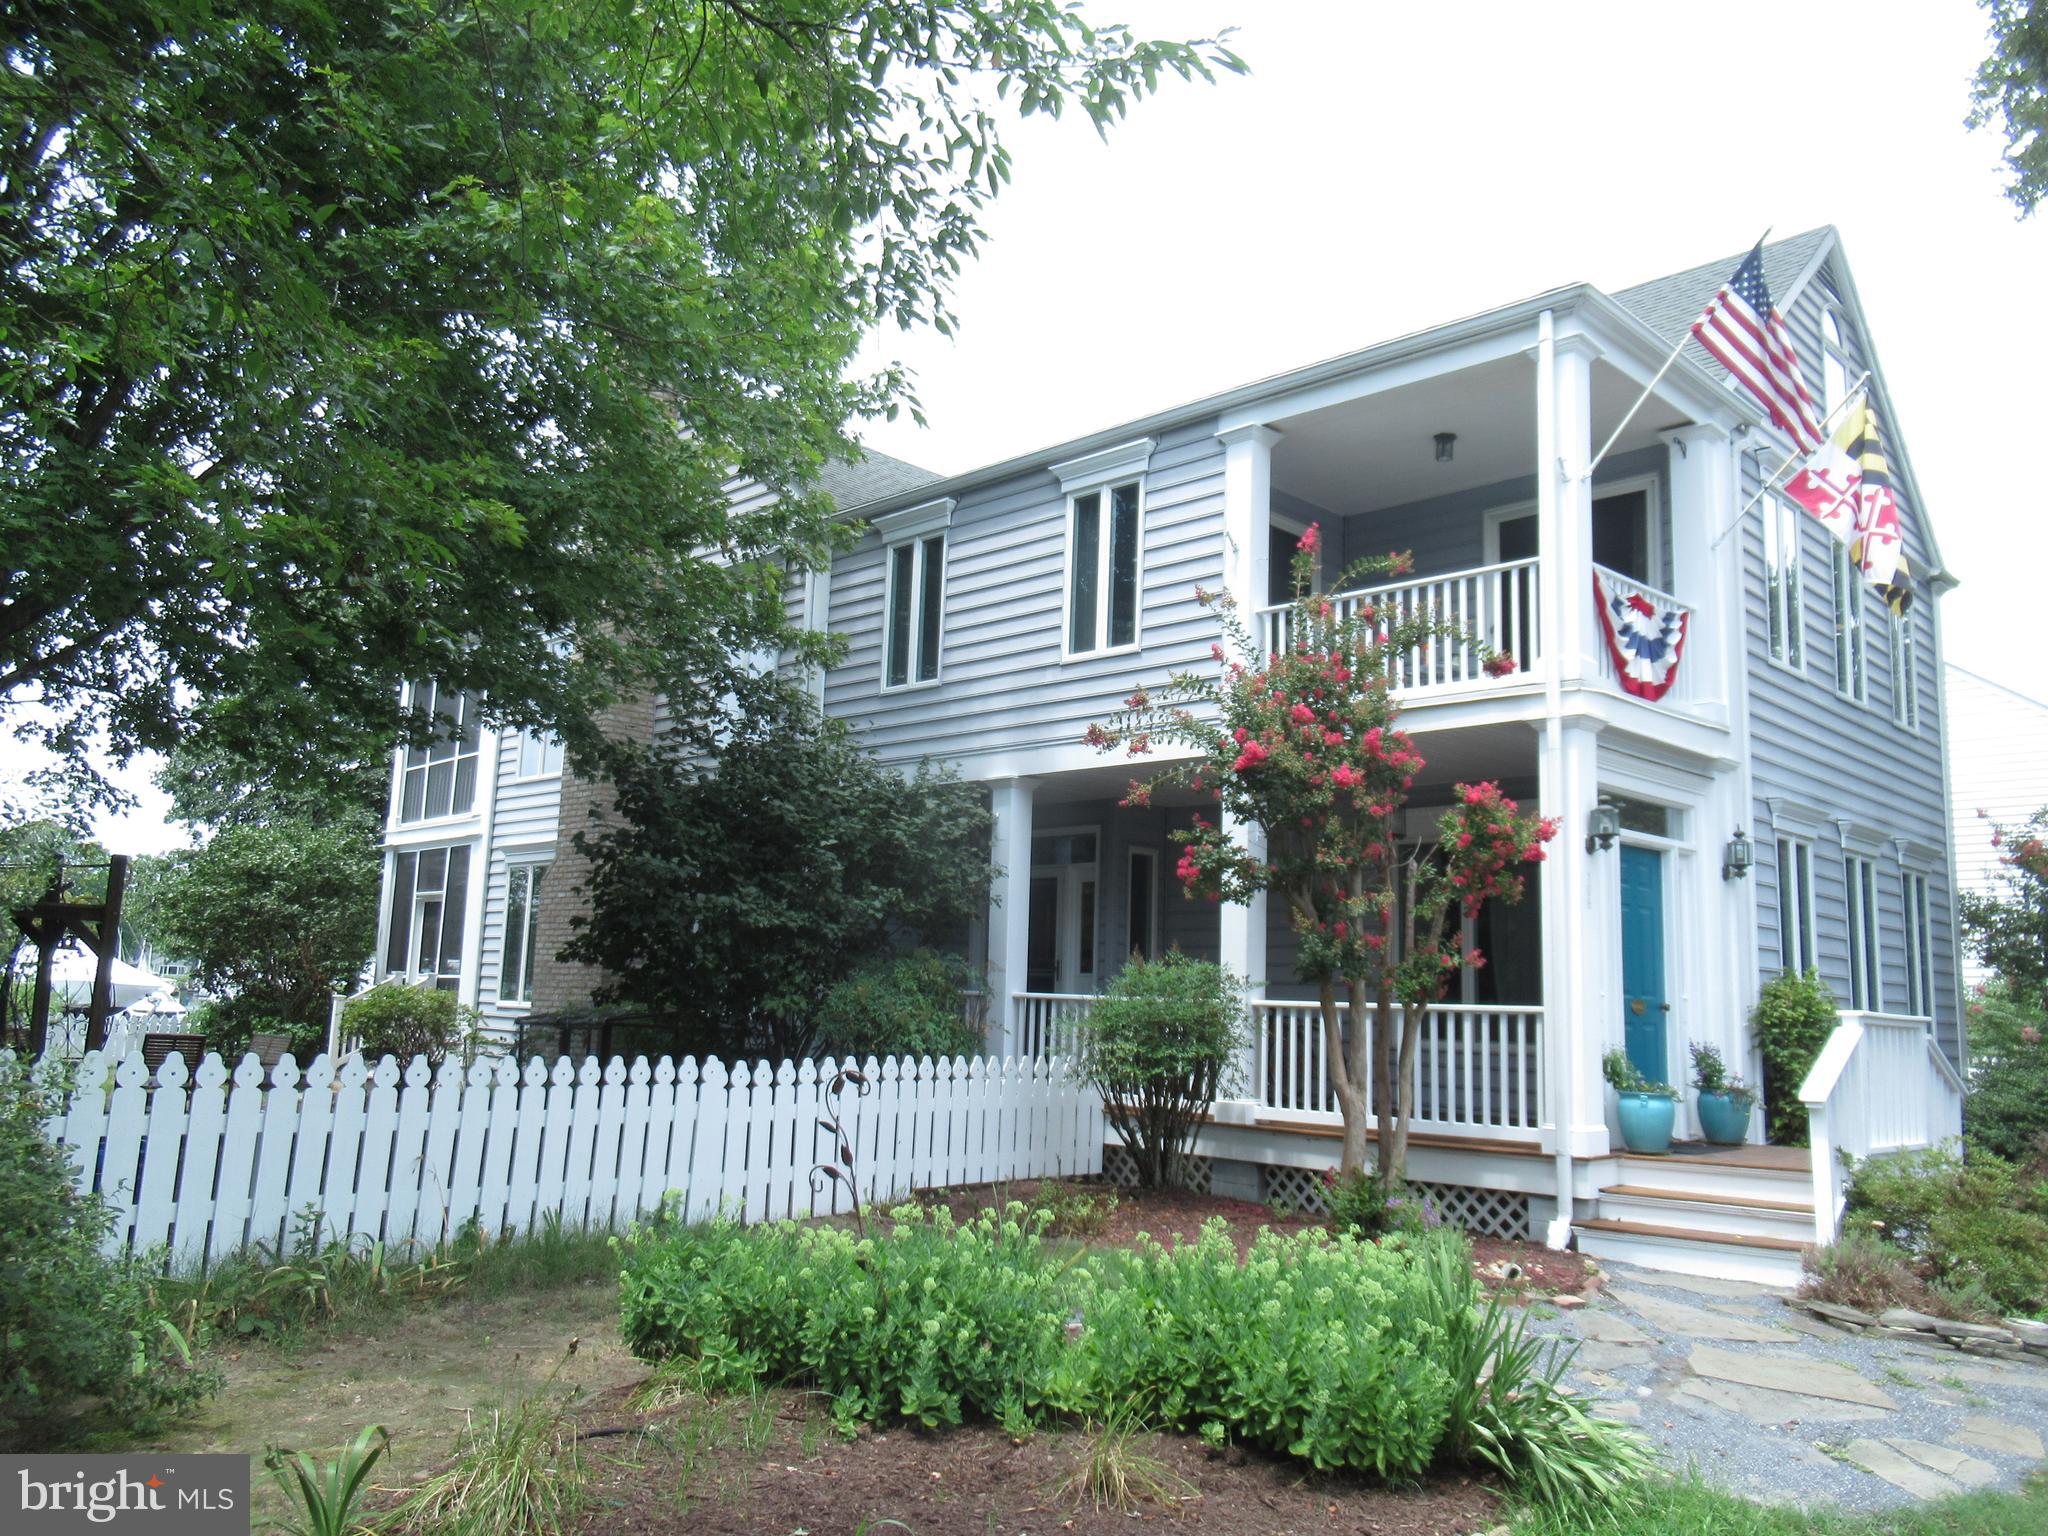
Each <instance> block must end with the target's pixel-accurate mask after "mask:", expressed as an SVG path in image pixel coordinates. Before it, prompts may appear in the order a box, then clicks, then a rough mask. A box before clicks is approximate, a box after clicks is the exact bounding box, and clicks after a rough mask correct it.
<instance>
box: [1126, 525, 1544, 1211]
mask: <svg viewBox="0 0 2048 1536" xmlns="http://www.w3.org/2000/svg"><path fill="white" fill-rule="evenodd" d="M1320 538H1321V534H1320V529H1319V527H1311V528H1310V529H1309V531H1308V532H1307V533H1306V534H1304V535H1303V536H1302V539H1301V542H1300V545H1299V546H1298V548H1297V550H1296V553H1295V556H1294V564H1293V575H1294V593H1295V596H1294V602H1293V606H1292V609H1291V611H1290V615H1289V623H1288V628H1287V637H1288V638H1287V642H1286V648H1285V649H1284V650H1280V651H1274V652H1268V653H1261V652H1260V651H1259V650H1258V648H1257V647H1256V646H1255V644H1254V642H1253V639H1252V636H1251V634H1250V633H1249V631H1248V630H1247V628H1246V626H1245V624H1244V621H1243V619H1242V618H1241V617H1240V615H1239V613H1238V611H1237V604H1236V600H1235V599H1234V598H1233V597H1232V596H1231V595H1230V594H1228V593H1212V592H1207V591H1203V590H1201V589H1199V588H1198V589H1197V591H1196V596H1197V598H1198V599H1199V600H1200V601H1201V602H1202V604H1203V605H1204V606H1205V607H1208V608H1211V609H1213V610H1214V611H1215V612H1216V613H1217V615H1218V618H1219V619H1220V621H1221V624H1222V628H1223V631H1224V636H1225V640H1226V641H1227V642H1228V649H1226V647H1225V644H1223V643H1218V644H1216V645H1214V646H1212V647H1211V648H1210V654H1211V655H1212V656H1213V657H1214V658H1215V660H1216V661H1217V662H1218V663H1219V664H1220V670H1219V671H1218V672H1215V673H1209V674H1207V675H1204V674H1199V673H1194V672H1182V673H1176V674H1175V675H1174V676H1173V678H1172V679H1171V680H1170V681H1169V682H1168V683H1167V684H1166V685H1165V686H1164V687H1163V688H1161V689H1159V690H1158V691H1157V693H1154V692H1151V691H1149V690H1147V689H1146V688H1144V687H1140V688H1139V689H1138V690H1137V691H1136V692H1135V693H1133V694H1132V695H1131V696H1130V697H1129V698H1128V699H1127V700H1125V704H1124V708H1123V709H1122V710H1121V711H1119V712H1118V713H1117V714H1116V715H1115V716H1114V717H1113V718H1112V719H1111V720H1110V722H1109V723H1108V724H1107V725H1103V724H1099V723H1098V724H1096V725H1092V726H1090V727H1089V729H1088V733H1087V736H1086V740H1087V741H1088V742H1089V744H1091V745H1093V746H1095V747H1097V748H1099V749H1101V750H1103V751H1112V750H1117V749H1122V750H1123V751H1125V752H1127V753H1129V754H1130V755H1132V756H1144V755H1145V754H1147V753H1149V752H1151V751H1152V750H1153V747H1154V744H1155V743H1157V742H1161V741H1172V742H1178V743H1182V744H1184V745H1187V746H1191V747H1193V748H1194V749H1195V751H1196V753H1197V756H1196V757H1195V758H1194V759H1193V760H1191V761H1187V762H1183V763H1180V764H1178V765H1175V766H1173V767H1170V768H1167V769H1165V770H1163V771H1162V772H1160V773H1159V774H1157V775H1155V776H1153V777H1152V778H1151V779H1149V780H1144V781H1139V780H1133V781H1132V784H1131V790H1130V795H1129V798H1128V799H1127V800H1126V801H1125V802H1124V803H1125V804H1127V805H1143V804H1147V803H1149V800H1150V797H1151V795H1152V793H1153V791H1154V790H1155V789H1157V788H1159V787H1161V786H1162V785H1164V784H1184V785H1187V786H1190V787H1192V788H1195V789H1197V790H1203V791H1209V792H1212V793H1214V794H1215V795H1216V796H1217V798H1218V801H1219V803H1220V805H1221V808H1222V811H1223V813H1224V815H1225V816H1226V817H1227V818H1229V819H1232V820H1234V821H1236V822H1239V823H1242V824H1246V825H1255V826H1258V827H1260V828H1262V829H1263V830H1264V832H1265V842H1266V849H1265V856H1264V857H1263V858H1259V857H1255V856H1254V855H1253V854H1251V853H1250V852H1248V851H1247V850H1246V849H1245V848H1243V847H1241V846H1240V845H1239V844H1238V843H1237V842H1236V841H1234V840H1233V838H1232V837H1231V836H1230V835H1229V834H1228V833H1227V832H1226V831H1225V829H1224V828H1223V827H1222V826H1221V825H1219V824H1218V823H1217V822H1215V821H1211V820H1209V819H1208V818H1206V817H1203V816H1201V815H1197V816H1196V817H1195V822H1194V826H1193V829H1192V830H1190V831H1185V832H1179V833H1176V834H1175V838H1176V840H1177V841H1178V842H1180V843H1181V844H1182V845H1183V848H1182V852H1181V857H1180V864H1179V868H1178V869H1177V871H1176V873H1177V874H1178V876H1179V878H1180V882H1181V885H1182V887H1183V888H1184V889H1185V890H1186V892H1187V894H1188V895H1189V896H1192V897H1202V898H1206V899H1208V900H1209V901H1216V902H1220V901H1246V900H1248V899H1249V898H1250V897H1251V896H1253V895H1254V894H1255V893H1257V892H1260V891H1271V892H1272V893H1274V894H1275V895H1276V896H1278V897H1279V898H1280V899H1281V900H1283V901H1284V902H1286V904H1287V911H1288V915H1289V917H1290V919H1291V920H1292V923H1293V926H1294V931H1295V934H1296V935H1297V939H1298V943H1299V948H1298V951H1297V956H1296V960H1295V967H1296V970H1297V971H1298V972H1299V973H1300V975H1301V976H1303V977H1304V978H1306V979H1309V980H1313V981H1314V982H1316V983H1317V985H1318V988H1319V998H1320V1001H1321V1004H1322V1019H1323V1031H1324V1035H1325V1038H1326V1040H1327V1043H1328V1058H1329V1063H1330V1068H1329V1070H1330V1082H1331V1087H1332V1088H1333V1089H1334V1091H1335V1093H1336V1097H1337V1104H1338V1108H1339V1109H1340V1111H1341V1112H1342V1114H1343V1119H1344V1152H1343V1161H1342V1165H1341V1166H1342V1170H1343V1171H1344V1172H1346V1173H1349V1172H1351V1171H1353V1170H1355V1169H1359V1168H1361V1167H1362V1166H1363V1165H1364V1163H1365V1157H1366V1140H1367V1127H1368V1124H1369V1123H1370V1122H1371V1121H1372V1120H1373V1118H1374V1117H1376V1118H1377V1134H1378V1142H1379V1160H1378V1173H1379V1176H1380V1177H1381V1178H1382V1179H1384V1180H1386V1181H1388V1182H1390V1183H1394V1182H1398V1181H1400V1180H1401V1179H1402V1178H1404V1177H1405V1173H1406V1168H1407V1154H1408V1128H1409V1122H1410V1119H1411V1117H1412V1116H1413V1114H1414V1110H1415V1102H1414V1088H1413V1079H1414V1065H1415V1052H1416V1045H1417V1042H1418V1039H1419V1037H1420V1034H1421V1019H1422V1015H1421V1009H1422V1007H1423V1006H1425V1005H1427V1004H1429V1003H1432V1002H1435V1001H1437V1000H1438V999H1439V998H1441V997H1442V996H1443V995H1444V991H1445V989H1446V987H1447V986H1448V985H1449V983H1450V982H1451V980H1452V978H1454V977H1455V976H1456V975H1457V974H1458V969H1459V967H1460V966H1463V965H1475V966H1476V965H1480V964H1483V963H1484V956H1482V955H1481V954H1480V953H1479V952H1478V951H1477V950H1476V949H1472V948H1469V947H1468V946H1466V945H1465V943H1464V941H1463V937H1462V931H1461V925H1460V924H1459V923H1458V922H1457V919H1458V918H1459V917H1460V916H1461V915H1471V914H1474V913H1476V912H1477V911H1478V910H1479V908H1480V906H1481V905H1482V904H1483V903H1485V902H1486V901H1488V900H1495V901H1508V902H1512V901H1519V900H1520V899H1521V897H1522V890H1523V880H1522V875H1521V872H1520V866H1521V865H1524V864H1530V863H1535V862H1537V861H1539V860H1541V859H1542V858H1543V845H1544V843H1546V842H1548V841H1549V840H1550V838H1551V837H1552V836H1554V835H1555V833H1556V830H1557V828H1556V824H1555V823H1554V822H1552V821H1549V820H1544V819H1539V818H1536V817H1532V816H1525V815H1523V814H1522V813H1521V811H1520V809H1519V808H1518V807H1517V806H1516V804H1515V802H1514V801H1513V800H1510V799H1509V798H1508V797H1507V796H1505V795H1503V794H1502V793H1501V792H1500V787H1499V786H1498V785H1497V784H1492V783H1480V784H1460V785H1458V786H1457V787H1456V795H1455V799H1454V801H1453V803H1452V805H1451V808H1450V809H1449V810H1447V811H1445V812H1444V814H1443V815H1442V816H1441V817H1440V818H1438V821H1437V836H1436V840H1435V841H1434V842H1433V843H1422V844H1419V845H1412V846H1404V845H1403V843H1402V839H1401V834H1400V825H1401V821H1400V818H1401V815H1402V812H1403V810H1404V808H1405V807H1406V805H1407V802H1408V799H1409V795H1410V792H1411V790H1412V789H1413V787H1414V784H1415V779H1416V775H1418V774H1419V773H1420V772H1421V771H1422V769H1423V759H1422V755H1421V753H1419V752H1417V751H1416V749H1415V743H1414V742H1413V741H1412V740H1411V739H1410V738H1409V736H1408V735H1407V733H1406V732H1404V731H1403V730H1402V729H1401V728H1400V724H1399V715H1400V711H1399V709H1398V707H1397V706H1396V705H1395V702H1394V698H1393V690H1392V688H1391V686H1390V684H1389V681H1388V667H1389V664H1390V663H1391V662H1392V661H1393V659H1394V658H1396V657H1399V656H1401V655H1403V654H1405V653H1407V652H1408V651H1410V650H1413V649H1415V648H1417V647H1423V646H1428V645H1432V644H1439V643H1459V644H1470V645H1472V646H1473V647H1474V649H1475V651H1476V653H1477V654H1478V655H1479V657H1480V658H1481V661H1482V664H1483V665H1484V666H1485V668H1486V669H1487V671H1488V672H1489V673H1490V674H1492V675H1496V676H1498V675H1501V674H1503V673H1506V672H1509V671H1512V670H1513V668H1514V665H1515V663H1514V659H1513V658H1512V657H1510V656H1507V655H1505V654H1503V653H1501V652H1499V651H1497V650H1495V649H1494V648H1492V647H1491V646H1488V645H1484V644H1482V643H1479V642H1476V641H1474V640H1473V639H1472V638H1471V637H1470V636H1467V635H1465V634H1464V633H1463V632H1462V631H1461V630H1460V629H1458V628H1457V627H1456V626H1454V625H1452V624H1449V623H1447V622H1446V621H1444V620H1443V619H1441V618H1439V617H1437V616H1436V615H1435V614H1433V613H1431V612H1429V611H1427V610H1422V611H1415V610H1397V609H1392V608H1382V607H1379V606H1377V605H1375V604H1372V603H1370V602H1363V603H1356V604H1353V605H1351V610H1352V611H1351V612H1349V613H1342V612H1340V611H1339V610H1338V608H1337V606H1336V605H1334V604H1333V603H1331V602H1330V601H1329V600H1328V599H1327V598H1324V597H1320V596H1318V595H1316V594H1314V593H1312V592H1311V591H1310V583H1311V580H1312V576H1313V572H1314V570H1315V564H1316V551H1317V548H1318V545H1319V542H1320ZM1412 568H1413V561H1412V559H1411V558H1410V557H1409V556H1408V555H1406V554H1390V555H1382V556H1374V557H1371V558H1368V559H1365V560H1361V561H1359V562H1357V563H1356V564H1354V565H1352V566H1351V567H1349V568H1348V569H1347V570H1346V571H1345V572H1344V575H1343V577H1342V579H1341V582H1340V585H1351V584H1353V583H1356V582H1360V581H1363V580H1364V579H1366V578H1370V577H1379V576H1391V575H1401V574H1405V573H1406V572H1407V571H1409V570H1411V569H1412ZM1233 652H1234V653H1235V654H1234V655H1233V654H1232V653H1233ZM1340 1002H1341V1003H1344V1004H1346V1005H1347V1006H1348V1009H1349V1013H1350V1017H1351V1018H1352V1019H1354V1020H1357V1019H1364V1018H1367V1017H1370V1018H1371V1019H1372V1020H1373V1027H1372V1029H1370V1030H1363V1029H1353V1030H1351V1031H1350V1032H1349V1037H1348V1038H1347V1037H1346V1031H1345V1030H1344V1028H1343V1023H1342V1015H1340V1014H1339V1012H1338V1005H1339V1003H1340ZM1397 1003H1399V1004H1402V1005H1405V1006H1404V1008H1403V1011H1402V1013H1401V1016H1400V1020H1399V1027H1398V1028H1397V1027H1396V1018H1395V1005H1396V1004H1397ZM1368 1084H1370V1085H1371V1087H1372V1099H1371V1102H1368V1097H1367V1090H1368Z"/></svg>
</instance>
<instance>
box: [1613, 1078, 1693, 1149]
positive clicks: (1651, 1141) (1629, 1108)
mask: <svg viewBox="0 0 2048 1536" xmlns="http://www.w3.org/2000/svg"><path fill="white" fill-rule="evenodd" d="M1615 1099H1616V1101H1617V1103H1618V1105H1619V1107H1620V1111H1621V1139H1622V1141H1623V1142H1625V1143H1626V1144H1627V1146H1628V1149H1629V1151H1631V1152H1669V1151H1670V1150H1671V1124H1672V1121H1673V1120H1675V1119H1676V1118H1677V1115H1678V1101H1677V1100H1676V1099H1670V1098H1666V1097H1665V1096H1664V1095H1663V1094H1661V1093H1617V1094H1616V1095H1615Z"/></svg>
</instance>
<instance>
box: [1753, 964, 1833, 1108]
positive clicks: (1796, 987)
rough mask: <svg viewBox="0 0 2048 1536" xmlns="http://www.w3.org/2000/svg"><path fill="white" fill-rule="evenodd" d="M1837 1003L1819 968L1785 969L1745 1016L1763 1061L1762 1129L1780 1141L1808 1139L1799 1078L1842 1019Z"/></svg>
mask: <svg viewBox="0 0 2048 1536" xmlns="http://www.w3.org/2000/svg"><path fill="white" fill-rule="evenodd" d="M1840 1014H1841V1005H1840V1004H1839V1003H1837V1002H1836V1001H1835V994H1834V993H1833V992H1832V991H1830V990H1829V989H1828V984H1827V983H1826V982H1824V981H1822V980H1821V979H1820V973H1819V972H1818V971H1808V972H1806V973H1805V974H1804V975H1800V974H1798V973H1796V972H1793V971H1787V972H1785V973H1784V974H1783V975H1780V976H1774V977H1772V978H1771V979H1770V980H1769V981H1767V982H1765V983H1764V985H1763V991H1762V992H1761V993H1760V994H1759V995H1758V997H1757V1000H1756V1007H1755V1008H1754V1009H1752V1010H1751V1012H1750V1015H1749V1022H1750V1024H1751V1025H1752V1026H1753V1027H1754V1029H1755V1031H1756V1048H1757V1051H1758V1053H1759V1054H1760V1055H1761V1056H1762V1057H1763V1062H1764V1134H1765V1135H1766V1136H1767V1137H1769V1139H1770V1140H1772V1141H1774V1142H1777V1143H1778V1144H1779V1145H1780V1146H1787V1147H1803V1146H1805V1145H1806V1107H1805V1106H1804V1105H1802V1104H1801V1103H1800V1102H1799V1087H1800V1084H1802V1083H1804V1082H1805V1081H1806V1074H1807V1073H1808V1072H1810V1071H1812V1070H1813V1063H1814V1061H1815V1059H1816V1058H1817V1057H1818V1056H1819V1055H1820V1052H1821V1047H1822V1046H1824V1045H1826V1044H1827V1043H1828V1036H1829V1035H1831V1034H1833V1033H1834V1029H1835V1026H1836V1025H1837V1024H1838V1023H1840V1022H1841V1017H1840Z"/></svg>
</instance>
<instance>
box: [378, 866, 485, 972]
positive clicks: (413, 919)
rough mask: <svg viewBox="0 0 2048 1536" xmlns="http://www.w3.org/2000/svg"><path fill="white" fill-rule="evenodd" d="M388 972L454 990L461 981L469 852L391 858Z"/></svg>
mask: <svg viewBox="0 0 2048 1536" xmlns="http://www.w3.org/2000/svg"><path fill="white" fill-rule="evenodd" d="M391 875H392V878H391V906H390V910H389V912H388V913H387V914H386V915H387V919H388V922H389V933H388V936H387V938H386V941H385V946H384V969H385V971H386V972H387V973H388V974H389V975H392V976H398V977H402V978H404V979H406V980H409V981H422V982H432V983H433V984H434V985H436V986H439V987H441V988H443V989H447V990H452V989H453V988H454V986H455V985H456V983H457V982H458V981H460V980H461V978H462V930H463V921H464V917H465V914H466V910H467V908H468V905H469V846H468V845H467V844H458V845H457V846H455V847H453V848H416V849H407V850H406V851H404V852H402V853H399V854H397V855H395V856H394V858H393V867H392V872H391Z"/></svg>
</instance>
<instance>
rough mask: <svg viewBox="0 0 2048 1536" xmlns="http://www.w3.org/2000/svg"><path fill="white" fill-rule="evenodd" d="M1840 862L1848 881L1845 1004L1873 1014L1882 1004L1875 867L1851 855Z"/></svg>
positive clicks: (1882, 990)
mask: <svg viewBox="0 0 2048 1536" xmlns="http://www.w3.org/2000/svg"><path fill="white" fill-rule="evenodd" d="M1843 862H1844V866H1845V868H1844V872H1845V873H1846V874H1847V876H1848V882H1849V1006H1850V1007H1851V1008H1857V1009H1862V1010H1864V1011H1866V1012H1870V1013H1875V1012H1877V1011H1878V1010H1880V1009H1882V1008H1883V1007H1884V988H1883V986H1882V985H1881V978H1880V975H1879V966H1880V951H1879V949H1878V942H1877V866H1876V865H1875V864H1874V863H1872V862H1871V861H1870V860H1869V859H1864V858H1858V857H1857V856H1856V855H1855V854H1850V855H1849V857H1848V858H1847V859H1846V860H1844V861H1843Z"/></svg>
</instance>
